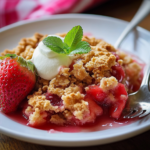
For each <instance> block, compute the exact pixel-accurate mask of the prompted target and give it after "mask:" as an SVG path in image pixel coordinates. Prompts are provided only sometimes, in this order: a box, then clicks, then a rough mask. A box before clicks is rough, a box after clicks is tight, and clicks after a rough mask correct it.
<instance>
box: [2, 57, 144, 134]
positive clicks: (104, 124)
mask: <svg viewBox="0 0 150 150" xmlns="http://www.w3.org/2000/svg"><path fill="white" fill-rule="evenodd" d="M130 56H131V55H130ZM138 60H140V59H139V58H138V59H134V61H135V62H137V63H138V64H139V65H140V66H141V67H142V72H143V68H144V67H145V63H143V62H139V61H138ZM73 64H74V62H73V63H72V65H73ZM72 65H71V66H72ZM70 68H71V67H70ZM141 76H143V75H141ZM141 80H142V78H141ZM141 80H140V81H139V82H141ZM138 88H139V87H136V89H138ZM56 99H57V97H56ZM57 103H60V104H61V102H59V101H58V102H57ZM104 112H105V113H104V114H103V115H102V116H99V117H97V119H96V121H95V122H94V123H89V124H85V125H82V126H75V125H74V126H71V125H66V126H58V125H55V124H51V123H46V124H44V125H41V126H39V127H33V128H36V129H40V130H46V131H48V132H49V133H58V132H68V133H77V132H93V131H101V130H106V129H111V128H118V127H122V126H125V125H128V124H131V123H133V122H135V121H137V120H139V118H138V117H137V118H134V119H124V118H123V117H122V116H121V117H120V118H119V119H118V120H115V119H114V118H111V117H109V113H108V109H105V110H104ZM5 116H7V117H8V118H10V119H12V120H14V121H16V122H18V123H20V124H23V125H25V126H29V125H28V120H27V119H25V117H24V116H23V114H22V109H18V110H17V111H15V112H13V113H9V114H5ZM29 127H32V126H29Z"/></svg>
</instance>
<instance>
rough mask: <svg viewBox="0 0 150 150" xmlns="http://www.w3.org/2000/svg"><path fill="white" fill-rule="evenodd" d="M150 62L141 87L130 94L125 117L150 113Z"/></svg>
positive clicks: (142, 115)
mask: <svg viewBox="0 0 150 150" xmlns="http://www.w3.org/2000/svg"><path fill="white" fill-rule="evenodd" d="M149 80H150V63H149V64H148V66H147V69H146V72H145V75H144V78H143V81H142V83H141V86H140V89H139V90H138V91H137V92H135V93H132V94H129V96H128V101H127V105H126V108H125V109H124V110H123V118H135V117H137V116H139V117H144V116H146V115H148V114H149V113H150V91H149V90H150V88H149Z"/></svg>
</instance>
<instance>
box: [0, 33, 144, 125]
mask: <svg viewBox="0 0 150 150" xmlns="http://www.w3.org/2000/svg"><path fill="white" fill-rule="evenodd" d="M58 35H59V36H61V37H65V35H66V34H58ZM44 37H46V35H41V34H39V33H36V34H34V36H33V37H31V38H23V39H22V40H21V41H20V42H19V44H18V46H17V47H16V48H14V49H13V50H5V51H4V52H3V53H2V55H5V54H7V53H15V54H17V55H19V56H22V57H23V58H25V59H31V58H32V55H33V52H34V50H35V48H36V46H37V45H38V43H39V42H40V41H41V40H42V39H43V38H44ZM82 40H83V41H87V42H88V43H89V44H90V46H91V51H90V52H89V53H87V54H80V55H79V54H76V56H75V59H74V60H73V62H72V64H71V65H70V67H65V66H62V67H61V69H60V71H59V74H57V76H56V77H55V78H53V79H52V80H50V81H48V80H44V79H42V78H41V77H38V80H37V83H36V87H35V89H34V91H33V93H32V94H31V95H28V97H27V99H28V104H27V107H26V108H24V109H23V113H24V115H25V116H26V117H27V118H28V119H29V124H30V125H32V126H38V125H41V124H43V123H49V122H50V123H54V124H58V125H65V124H71V125H82V124H85V123H91V122H94V121H95V120H96V118H97V116H100V115H102V114H103V112H104V111H105V110H104V109H103V106H108V108H109V109H110V116H111V117H113V118H115V119H118V118H119V117H120V115H121V113H122V110H123V108H124V106H125V103H126V100H127V98H128V94H127V93H131V92H133V91H135V90H137V89H138V88H139V86H140V84H141V80H142V75H141V66H140V65H139V64H138V63H137V62H135V61H134V60H133V59H132V58H131V57H130V56H128V55H127V54H126V53H124V52H120V51H118V50H116V49H115V48H114V47H113V46H112V45H110V44H108V43H106V42H105V41H103V40H101V39H96V38H94V37H91V38H89V37H87V36H83V39H82ZM140 79H141V80H140Z"/></svg>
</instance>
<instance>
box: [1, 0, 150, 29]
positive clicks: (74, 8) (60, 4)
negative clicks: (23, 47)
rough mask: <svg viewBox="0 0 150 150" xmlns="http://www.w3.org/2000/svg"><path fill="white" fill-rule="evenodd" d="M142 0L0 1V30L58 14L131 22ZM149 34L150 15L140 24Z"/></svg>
mask: <svg viewBox="0 0 150 150" xmlns="http://www.w3.org/2000/svg"><path fill="white" fill-rule="evenodd" d="M141 3H142V0H0V28H2V27H4V26H7V25H9V24H12V23H15V22H17V21H21V20H28V19H30V20H33V19H38V18H44V17H49V16H51V15H55V14H65V13H85V14H96V15H105V16H110V17H114V18H119V19H122V20H125V21H130V20H131V19H132V18H133V16H134V15H135V13H136V11H137V10H138V8H139V6H140V4H141ZM139 26H141V27H143V28H145V29H147V30H149V31H150V14H149V15H148V16H147V17H146V18H145V19H144V20H143V21H142V22H141V23H140V24H139Z"/></svg>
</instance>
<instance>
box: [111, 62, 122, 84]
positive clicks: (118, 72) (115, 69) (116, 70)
mask: <svg viewBox="0 0 150 150" xmlns="http://www.w3.org/2000/svg"><path fill="white" fill-rule="evenodd" d="M111 68H112V72H111V75H112V76H114V77H115V78H116V79H117V80H118V82H122V80H123V79H124V77H125V72H124V70H123V68H122V66H121V65H119V64H116V65H115V66H112V67H111Z"/></svg>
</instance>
